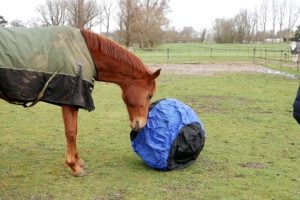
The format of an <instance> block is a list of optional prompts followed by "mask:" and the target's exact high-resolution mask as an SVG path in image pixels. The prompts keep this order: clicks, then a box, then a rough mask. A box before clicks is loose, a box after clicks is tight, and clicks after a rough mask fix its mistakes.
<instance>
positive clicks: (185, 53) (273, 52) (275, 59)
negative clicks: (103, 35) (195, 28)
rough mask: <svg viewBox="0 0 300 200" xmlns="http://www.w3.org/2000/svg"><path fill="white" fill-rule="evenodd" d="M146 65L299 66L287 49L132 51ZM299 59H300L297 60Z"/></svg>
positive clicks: (228, 48)
mask: <svg viewBox="0 0 300 200" xmlns="http://www.w3.org/2000/svg"><path fill="white" fill-rule="evenodd" d="M133 51H134V53H135V54H136V55H138V56H139V57H140V58H141V59H142V60H143V61H145V62H147V63H199V62H203V61H214V60H216V61H253V62H258V63H261V64H265V65H266V64H276V65H280V66H287V67H296V68H297V70H299V68H300V66H299V65H300V64H299V62H298V63H293V62H292V55H291V53H290V51H289V50H288V49H286V50H282V49H281V50H277V49H271V48H265V49H261V48H250V47H238V48H233V47H224V48H221V47H193V46H192V47H187V48H158V49H146V50H145V49H133ZM299 59H300V58H299Z"/></svg>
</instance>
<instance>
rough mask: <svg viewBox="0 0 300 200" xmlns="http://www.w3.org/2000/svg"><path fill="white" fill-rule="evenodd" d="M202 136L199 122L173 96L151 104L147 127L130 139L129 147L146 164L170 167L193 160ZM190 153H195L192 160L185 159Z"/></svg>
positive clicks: (203, 137)
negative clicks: (130, 144)
mask: <svg viewBox="0 0 300 200" xmlns="http://www.w3.org/2000/svg"><path fill="white" fill-rule="evenodd" d="M192 132H193V133H192ZM205 137H206V136H205V130H204V127H203V124H202V122H201V121H200V119H199V117H198V116H197V114H196V113H195V112H194V111H193V110H192V109H191V108H190V107H189V106H187V105H185V104H184V103H182V102H180V101H178V100H176V99H164V100H160V101H158V102H156V103H155V105H153V106H152V107H151V109H150V111H149V114H148V121H147V124H146V126H145V127H144V128H143V129H142V130H141V131H139V132H138V133H137V134H136V136H135V137H134V138H132V147H133V149H134V151H135V152H136V153H137V154H138V155H139V156H140V157H141V158H142V159H143V160H144V162H145V163H146V164H147V165H148V166H149V167H151V168H155V169H159V170H170V169H176V168H184V167H186V166H189V165H190V164H191V163H192V161H195V160H196V158H197V157H198V155H199V153H200V151H201V150H202V148H203V146H204V141H205ZM183 143H185V144H183ZM180 145H181V146H180ZM185 151H189V153H187V154H185ZM177 152H179V154H177V155H175V154H176V153H177ZM191 152H192V153H193V152H194V154H195V155H192V159H189V158H187V159H185V158H184V156H185V155H188V156H189V157H190V153H191Z"/></svg>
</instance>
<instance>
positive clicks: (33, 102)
mask: <svg viewBox="0 0 300 200" xmlns="http://www.w3.org/2000/svg"><path fill="white" fill-rule="evenodd" d="M56 74H57V72H55V73H54V74H52V76H51V77H50V78H49V79H48V81H47V82H46V83H45V85H44V87H43V88H42V90H41V91H40V92H39V93H38V95H37V96H36V98H35V99H34V100H33V101H32V103H31V104H30V105H27V104H26V103H24V104H23V106H24V108H30V107H32V106H34V105H35V104H37V102H39V101H40V100H41V99H42V98H43V96H44V93H45V91H46V89H47V88H48V86H49V83H50V81H52V79H53V78H54V77H55V75H56Z"/></svg>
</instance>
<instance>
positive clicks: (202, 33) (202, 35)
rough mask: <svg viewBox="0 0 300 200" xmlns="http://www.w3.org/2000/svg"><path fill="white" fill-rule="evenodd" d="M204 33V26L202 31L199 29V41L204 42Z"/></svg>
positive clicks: (205, 31)
mask: <svg viewBox="0 0 300 200" xmlns="http://www.w3.org/2000/svg"><path fill="white" fill-rule="evenodd" d="M206 33H207V30H206V28H204V29H202V31H200V41H199V42H201V43H203V42H204V40H205V38H206Z"/></svg>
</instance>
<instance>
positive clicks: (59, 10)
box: [37, 0, 67, 26]
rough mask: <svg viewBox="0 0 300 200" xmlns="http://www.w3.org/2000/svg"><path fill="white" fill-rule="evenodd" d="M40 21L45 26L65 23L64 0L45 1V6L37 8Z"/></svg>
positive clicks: (65, 7) (65, 6)
mask: <svg viewBox="0 0 300 200" xmlns="http://www.w3.org/2000/svg"><path fill="white" fill-rule="evenodd" d="M37 11H38V13H39V14H40V20H41V21H42V23H43V24H44V25H46V26H57V25H63V24H65V23H66V19H67V3H66V0H47V1H46V4H45V5H39V6H37Z"/></svg>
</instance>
